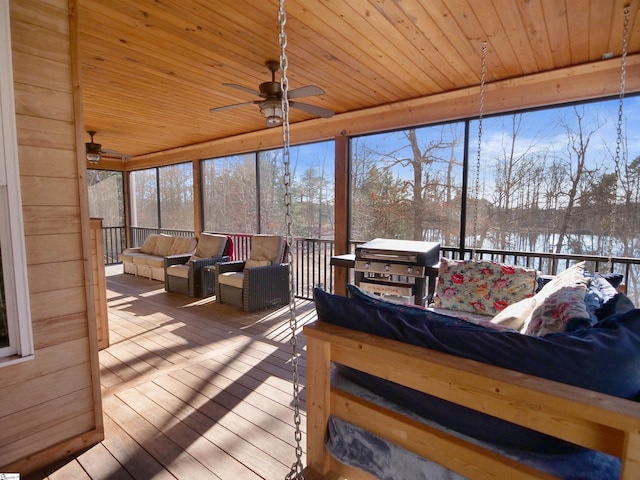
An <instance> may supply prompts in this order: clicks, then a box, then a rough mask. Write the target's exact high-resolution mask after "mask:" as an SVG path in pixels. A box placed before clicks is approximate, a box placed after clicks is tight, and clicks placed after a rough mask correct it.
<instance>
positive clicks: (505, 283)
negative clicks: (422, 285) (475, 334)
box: [434, 258, 536, 316]
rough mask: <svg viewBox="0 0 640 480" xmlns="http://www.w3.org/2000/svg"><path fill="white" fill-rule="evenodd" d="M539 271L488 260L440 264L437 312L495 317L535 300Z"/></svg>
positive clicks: (441, 261) (443, 261) (449, 261)
mask: <svg viewBox="0 0 640 480" xmlns="http://www.w3.org/2000/svg"><path fill="white" fill-rule="evenodd" d="M535 280H536V271H535V270H534V269H531V268H524V267H517V266H514V265H505V264H501V263H497V262H490V261H486V260H479V261H475V260H449V259H447V258H442V259H441V260H440V269H439V272H438V282H437V284H436V292H435V295H434V304H435V306H436V307H437V308H448V309H450V310H460V311H464V312H472V313H477V314H481V315H489V316H494V315H496V314H497V313H499V312H501V311H502V310H504V309H505V308H507V307H508V306H509V305H511V304H513V303H516V302H519V301H520V300H522V299H524V298H528V297H532V296H533V291H534V284H535Z"/></svg>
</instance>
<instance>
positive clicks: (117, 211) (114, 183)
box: [87, 170, 124, 227]
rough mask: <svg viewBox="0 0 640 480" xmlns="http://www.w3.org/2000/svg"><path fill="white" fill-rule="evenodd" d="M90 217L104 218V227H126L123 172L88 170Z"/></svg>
mask: <svg viewBox="0 0 640 480" xmlns="http://www.w3.org/2000/svg"><path fill="white" fill-rule="evenodd" d="M87 180H88V187H89V215H90V216H91V217H92V218H102V225H103V226H104V227H121V226H124V192H123V184H122V172H112V171H108V170H87Z"/></svg>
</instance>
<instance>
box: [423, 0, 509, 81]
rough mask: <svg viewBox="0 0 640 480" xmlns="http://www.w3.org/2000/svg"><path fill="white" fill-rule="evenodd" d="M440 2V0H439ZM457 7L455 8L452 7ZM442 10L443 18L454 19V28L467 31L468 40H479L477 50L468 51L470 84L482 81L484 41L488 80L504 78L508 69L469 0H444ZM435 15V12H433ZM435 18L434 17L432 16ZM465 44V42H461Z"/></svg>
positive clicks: (466, 56)
mask: <svg viewBox="0 0 640 480" xmlns="http://www.w3.org/2000/svg"><path fill="white" fill-rule="evenodd" d="M437 1H438V2H440V0H437ZM452 7H455V10H453V9H452ZM439 8H440V10H439V11H441V12H442V16H443V18H451V19H453V20H454V25H453V26H452V28H453V29H454V30H455V29H457V28H459V29H460V30H461V31H462V32H465V33H466V37H467V39H468V40H473V41H475V42H477V50H476V51H473V52H466V53H465V58H466V61H467V62H468V65H467V66H468V69H469V72H472V73H470V75H471V76H470V78H469V81H470V84H479V83H480V52H481V51H482V47H481V46H482V42H484V41H486V42H487V49H488V50H487V51H488V53H487V80H488V81H492V80H496V79H498V78H504V77H505V76H506V75H507V70H506V67H505V65H504V63H503V62H502V59H501V58H500V57H499V56H498V55H493V54H492V52H493V48H494V45H492V44H491V42H490V41H489V40H490V39H489V38H488V37H487V35H486V33H485V31H484V29H483V28H482V25H480V22H479V20H478V18H477V16H476V14H475V12H474V11H473V10H472V9H471V7H470V6H469V3H468V2H467V0H458V1H457V2H456V3H455V4H454V5H452V4H451V2H446V3H445V2H444V0H442V6H441V7H439ZM430 11H431V9H429V10H428V11H427V10H425V12H426V13H427V14H429V13H430ZM431 15H433V13H431ZM432 18H433V17H432ZM434 21H439V19H436V18H434ZM461 44H463V43H461ZM472 60H475V61H474V62H473V63H475V65H471V63H469V62H472Z"/></svg>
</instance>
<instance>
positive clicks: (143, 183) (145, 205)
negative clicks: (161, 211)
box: [129, 168, 160, 228]
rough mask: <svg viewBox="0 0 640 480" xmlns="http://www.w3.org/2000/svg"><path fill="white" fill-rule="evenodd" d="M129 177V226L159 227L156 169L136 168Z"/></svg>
mask: <svg viewBox="0 0 640 480" xmlns="http://www.w3.org/2000/svg"><path fill="white" fill-rule="evenodd" d="M129 178H130V201H131V226H133V227H147V228H159V227H160V225H159V218H158V171H157V169H156V168H149V169H147V170H137V171H135V172H131V175H130V177H129Z"/></svg>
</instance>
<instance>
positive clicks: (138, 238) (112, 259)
mask: <svg viewBox="0 0 640 480" xmlns="http://www.w3.org/2000/svg"><path fill="white" fill-rule="evenodd" d="M130 232H131V242H130V245H132V246H140V245H142V243H143V242H144V240H145V238H147V235H150V234H152V233H156V234H157V233H164V234H167V235H182V236H193V235H194V232H193V231H188V230H173V229H157V228H143V227H134V228H130ZM225 235H229V236H230V237H231V239H232V240H233V247H234V248H233V250H234V259H235V260H246V259H247V258H248V257H249V251H250V248H251V234H240V233H231V234H227V233H225ZM124 238H125V233H124V227H105V228H104V241H105V243H104V246H105V263H106V264H107V265H112V264H114V263H119V256H120V253H121V252H122V251H123V250H124V248H125V247H126V245H125V242H124ZM360 243H362V242H352V243H351V247H350V251H351V253H353V252H354V251H355V248H356V246H357V245H359V244H360ZM440 254H441V255H442V256H444V257H447V258H452V259H460V258H464V259H471V258H472V257H473V255H474V251H472V250H469V249H466V250H464V251H462V250H461V249H459V248H455V247H446V246H445V247H441V249H440ZM292 255H293V260H294V286H295V296H296V297H299V298H303V299H309V300H310V299H312V298H313V289H314V287H317V286H319V287H321V288H323V289H324V290H326V291H328V292H334V291H335V285H334V283H335V276H334V271H333V268H332V267H331V265H330V262H331V257H332V256H333V255H334V242H333V240H321V239H315V238H295V239H294V241H293V245H292ZM475 256H476V258H478V259H484V260H492V261H496V262H501V263H508V264H512V265H519V266H522V267H529V268H535V269H536V270H538V271H539V272H540V273H541V274H544V275H555V274H557V273H558V272H560V271H562V270H564V269H565V268H567V267H569V266H570V265H572V264H574V263H575V262H580V261H585V262H586V268H587V270H589V271H591V272H598V271H602V272H610V271H611V270H610V268H609V258H608V257H605V256H597V255H574V254H558V253H544V252H520V251H506V250H489V249H477V250H475ZM611 260H612V265H613V270H612V271H613V272H615V273H620V274H622V275H623V276H624V280H623V282H624V283H625V285H626V289H627V295H628V296H629V297H630V298H631V300H632V301H633V302H634V303H635V304H636V305H638V304H639V299H640V285H638V280H637V279H638V278H640V258H628V257H613V258H612V259H611ZM350 281H353V272H350Z"/></svg>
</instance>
